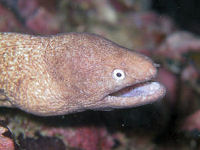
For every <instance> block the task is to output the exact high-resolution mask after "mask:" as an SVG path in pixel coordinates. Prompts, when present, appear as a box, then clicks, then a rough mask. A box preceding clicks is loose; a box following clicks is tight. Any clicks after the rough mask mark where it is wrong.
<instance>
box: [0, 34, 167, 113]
mask: <svg viewBox="0 0 200 150" xmlns="http://www.w3.org/2000/svg"><path fill="white" fill-rule="evenodd" d="M114 69H121V70H123V71H124V73H125V79H123V80H120V81H118V80H115V79H114V78H113V76H112V73H113V70H114ZM156 72H157V70H156V68H155V66H154V64H153V62H152V61H151V60H150V59H149V58H147V57H145V56H143V55H141V54H138V53H136V52H133V51H129V50H127V49H126V48H123V47H121V46H119V45H117V44H115V43H113V42H111V41H109V40H107V39H105V38H102V37H100V36H97V35H93V34H86V33H68V34H60V35H55V36H46V37H45V36H44V37H42V36H33V35H25V34H17V33H0V100H1V101H0V105H1V106H7V107H17V108H20V109H22V110H24V111H27V112H30V113H33V114H36V115H43V116H48V115H61V114H68V113H72V112H79V111H83V110H86V109H100V110H101V109H105V108H106V109H107V108H124V107H133V106H137V105H142V104H145V103H149V102H153V101H155V100H156V99H158V98H161V97H162V96H163V95H164V93H165V90H164V87H162V86H161V90H157V91H158V92H157V93H156V92H155V93H154V95H153V94H152V95H150V96H149V98H146V97H144V96H143V95H142V97H143V101H141V98H135V100H134V102H131V98H130V99H128V100H126V101H124V102H123V104H122V103H120V101H121V100H122V101H123V99H121V98H120V99H119V98H118V100H117V99H116V101H115V97H110V96H108V95H109V94H111V93H113V92H115V91H118V90H120V89H122V88H124V87H127V86H130V85H133V84H136V83H140V82H145V81H149V80H151V79H152V78H154V77H155V76H156ZM159 89H160V88H159ZM145 92H146V91H145ZM125 99H126V98H125ZM145 99H147V101H145V102H144V100H145ZM129 101H130V102H129Z"/></svg>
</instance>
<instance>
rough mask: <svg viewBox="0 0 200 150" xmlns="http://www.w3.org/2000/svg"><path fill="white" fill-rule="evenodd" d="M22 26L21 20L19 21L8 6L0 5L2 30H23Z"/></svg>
mask: <svg viewBox="0 0 200 150" xmlns="http://www.w3.org/2000/svg"><path fill="white" fill-rule="evenodd" d="M21 27H22V25H21V24H20V22H19V21H17V19H16V18H15V16H14V14H13V13H12V12H10V11H9V10H8V9H7V8H5V7H3V6H2V5H0V31H1V32H8V31H9V32H11V31H21V30H20V29H21ZM22 31H24V30H22Z"/></svg>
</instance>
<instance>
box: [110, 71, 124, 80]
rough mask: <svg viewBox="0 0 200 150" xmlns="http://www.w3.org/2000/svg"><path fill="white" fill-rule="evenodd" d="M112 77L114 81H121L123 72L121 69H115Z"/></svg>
mask: <svg viewBox="0 0 200 150" xmlns="http://www.w3.org/2000/svg"><path fill="white" fill-rule="evenodd" d="M112 77H113V78H114V79H115V80H123V79H124V78H125V73H124V71H123V70H121V69H115V70H114V71H113V74H112Z"/></svg>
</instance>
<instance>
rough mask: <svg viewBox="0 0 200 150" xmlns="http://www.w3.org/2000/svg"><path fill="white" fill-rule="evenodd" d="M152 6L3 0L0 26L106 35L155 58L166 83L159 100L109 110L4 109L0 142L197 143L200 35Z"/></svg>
mask: <svg viewBox="0 0 200 150" xmlns="http://www.w3.org/2000/svg"><path fill="white" fill-rule="evenodd" d="M150 5H151V3H150V1H147V0H144V1H139V0H136V1H132V0H126V1H121V0H116V1H115V0H103V1H101V2H100V1H98V0H94V1H93V0H74V1H69V0H60V1H56V0H50V1H49V0H48V1H47V0H43V1H39V0H29V1H27V0H0V31H1V32H23V33H30V34H45V35H49V34H56V33H61V32H71V31H76V32H92V33H96V34H100V35H103V36H105V37H106V38H109V39H111V40H113V41H115V42H117V43H119V44H120V45H123V46H125V47H127V48H130V49H134V50H136V51H138V52H141V53H144V54H145V55H148V56H149V57H151V58H153V59H154V61H156V63H158V64H160V71H159V73H158V78H159V81H161V82H162V83H163V84H164V85H165V86H166V88H167V90H168V92H167V95H166V97H165V98H164V99H163V100H161V101H158V102H156V103H154V104H150V105H147V106H142V107H138V108H130V109H125V110H115V111H109V112H94V111H88V112H84V113H77V114H74V115H67V116H58V117H41V118H40V117H37V116H32V115H30V114H26V113H24V112H21V111H20V110H17V109H9V108H1V109H0V120H4V121H6V122H7V123H6V126H5V125H1V126H0V133H1V134H0V149H5V150H7V149H9V150H14V149H16V150H17V149H26V150H32V149H38V150H40V149H42V150H45V149H48V150H54V149H61V150H64V149H69V150H101V149H102V150H111V149H113V150H121V149H138V150H140V149H160V150H166V149H184V150H189V149H199V148H200V144H199V143H200V138H199V131H200V121H199V116H200V103H199V97H200V82H199V81H200V37H199V35H194V34H193V33H190V32H189V31H182V30H181V29H179V28H178V27H177V26H176V25H175V21H173V20H172V19H171V18H170V17H167V16H164V15H160V14H157V13H155V12H152V11H151V9H150ZM5 133H6V134H5ZM7 133H10V135H12V136H7V135H8V134H7ZM11 133H12V134H11Z"/></svg>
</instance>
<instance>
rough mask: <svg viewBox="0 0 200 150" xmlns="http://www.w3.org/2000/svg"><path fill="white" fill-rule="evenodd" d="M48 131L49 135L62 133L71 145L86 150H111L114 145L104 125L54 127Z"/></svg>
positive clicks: (65, 140) (68, 144)
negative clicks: (100, 126)
mask: <svg viewBox="0 0 200 150" xmlns="http://www.w3.org/2000/svg"><path fill="white" fill-rule="evenodd" d="M46 132H47V134H48V136H54V135H61V136H62V137H63V141H64V142H65V143H67V144H66V145H67V146H69V147H74V148H80V149H84V150H100V149H103V150H110V149H111V148H112V146H114V139H113V137H112V136H111V135H109V134H108V132H107V130H106V129H105V128H103V127H102V128H98V127H78V128H75V129H72V128H70V129H67V128H52V129H48V130H47V131H46Z"/></svg>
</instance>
